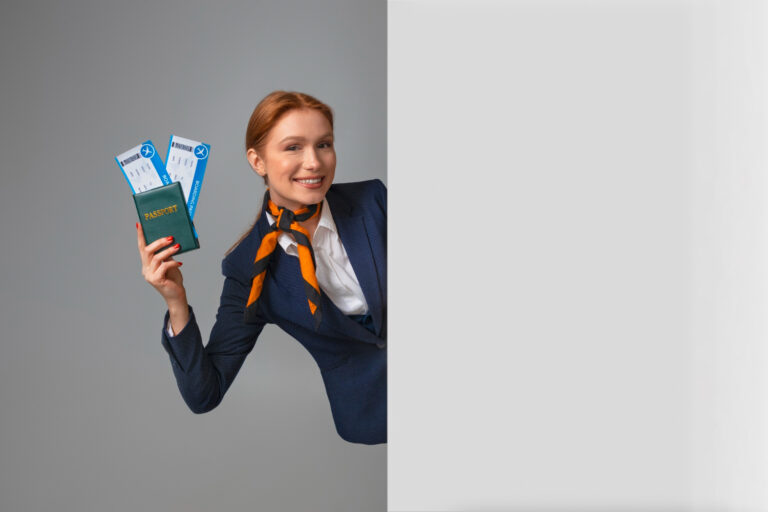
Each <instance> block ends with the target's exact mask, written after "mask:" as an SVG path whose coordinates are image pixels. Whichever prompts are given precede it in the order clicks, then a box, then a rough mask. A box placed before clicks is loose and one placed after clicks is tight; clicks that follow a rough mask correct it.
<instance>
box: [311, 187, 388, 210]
mask: <svg viewBox="0 0 768 512" xmlns="http://www.w3.org/2000/svg"><path fill="white" fill-rule="evenodd" d="M326 198H328V202H329V203H332V205H331V208H332V209H333V206H334V205H333V203H339V204H344V205H349V206H350V207H351V208H353V209H362V210H370V209H374V210H379V211H381V212H384V213H385V214H386V211H387V187H386V186H385V185H384V183H383V182H382V181H381V180H379V179H373V180H366V181H354V182H349V183H334V184H333V185H331V188H330V189H329V190H328V194H326Z"/></svg>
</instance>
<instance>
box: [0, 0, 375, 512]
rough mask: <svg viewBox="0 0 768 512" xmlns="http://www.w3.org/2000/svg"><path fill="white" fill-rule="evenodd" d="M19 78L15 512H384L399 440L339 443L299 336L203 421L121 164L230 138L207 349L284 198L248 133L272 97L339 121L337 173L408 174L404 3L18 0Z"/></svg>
mask: <svg viewBox="0 0 768 512" xmlns="http://www.w3.org/2000/svg"><path fill="white" fill-rule="evenodd" d="M0 69H1V70H2V71H1V72H0V74H1V78H0V155H1V157H2V160H1V162H2V163H1V164H0V165H2V168H1V170H0V180H2V181H0V185H1V186H0V218H2V223H0V240H1V241H2V242H0V261H1V262H2V265H1V266H0V351H1V352H0V510H2V511H6V510H8V511H27V510H35V511H40V510H57V511H69V510H77V511H82V510H116V511H118V510H125V511H136V510H184V511H189V510H212V509H214V508H217V509H221V510H243V509H249V510H250V509H256V510H264V511H270V510H285V511H303V510H311V511H324V510H328V511H335V512H338V511H344V510H349V511H361V510H365V511H376V510H384V509H385V508H386V476H387V475H386V446H375V447H368V446H362V445H352V444H348V443H346V442H344V441H342V440H341V439H340V438H339V437H338V436H337V434H336V432H335V429H334V427H333V422H332V418H331V413H330V409H329V406H328V402H327V398H326V396H325V391H324V388H323V385H322V381H321V377H320V373H319V371H318V369H317V367H316V366H315V364H314V362H313V361H312V359H311V358H310V356H309V354H308V353H306V352H305V351H304V349H303V348H302V347H301V346H300V345H299V344H298V343H297V342H296V341H295V340H293V339H292V338H289V337H288V336H287V335H285V334H283V333H282V332H281V331H279V330H278V329H277V328H274V327H273V326H268V327H267V328H266V329H265V330H264V332H263V334H262V335H261V337H260V339H259V341H258V342H257V344H256V347H255V349H254V351H253V352H252V353H251V355H250V357H249V358H248V359H247V360H246V362H245V365H244V366H243V368H242V370H241V372H240V374H239V375H238V377H237V379H236V381H235V384H234V385H233V386H232V388H231V389H230V390H229V392H228V394H227V396H226V397H225V399H224V401H223V403H222V404H221V405H220V406H219V407H218V408H217V409H215V410H214V411H212V412H211V413H208V414H205V415H200V416H197V415H193V414H192V413H191V412H190V411H189V410H188V409H187V407H186V405H185V404H184V403H183V401H182V399H181V396H180V395H179V392H178V390H177V388H176V382H175V380H174V378H173V374H172V372H171V367H170V363H169V361H168V356H167V355H166V353H165V351H164V350H163V349H162V347H161V345H160V329H161V319H162V315H163V313H164V311H165V308H164V303H163V301H162V299H161V298H160V296H159V295H158V294H157V293H156V292H155V291H154V290H153V289H152V288H151V287H150V286H149V285H148V284H147V283H146V282H144V280H143V278H142V277H141V274H140V263H139V256H138V253H137V249H136V234H135V228H134V222H135V220H136V212H135V209H134V206H133V201H132V199H131V193H130V188H129V187H128V185H127V183H126V182H125V180H124V178H123V176H122V174H121V172H120V170H119V169H118V167H117V165H116V164H115V162H114V159H113V157H114V156H115V155H116V154H118V153H120V152H123V151H125V150H126V149H128V148H130V147H132V146H134V145H136V144H138V143H140V142H142V141H144V140H146V139H152V140H153V142H154V143H155V145H156V146H157V147H158V148H160V151H161V154H162V156H163V157H164V156H165V148H166V146H167V141H168V137H169V136H170V134H171V133H176V134H179V135H182V136H185V137H190V138H193V139H195V138H196V139H198V140H203V141H205V142H208V143H210V144H211V146H212V150H211V157H210V162H209V165H208V170H207V175H206V181H205V184H204V186H203V189H202V193H201V198H200V202H199V208H198V211H197V215H196V218H195V224H196V227H197V230H198V233H199V235H200V238H201V245H202V248H201V249H200V250H199V251H195V252H192V253H189V254H185V255H182V256H181V257H179V259H180V260H182V261H184V267H183V269H182V271H183V274H184V278H185V285H186V287H187V291H188V296H189V301H190V303H191V304H192V305H193V306H194V307H195V311H196V314H197V318H198V321H199V324H200V326H201V330H202V331H203V334H204V336H205V337H206V339H207V334H208V332H210V328H211V326H212V325H213V320H214V318H215V312H216V308H217V306H218V300H219V294H220V290H221V284H222V282H223V277H222V276H221V274H220V261H221V259H222V257H223V254H224V252H225V251H226V249H227V248H229V246H230V245H231V244H232V243H233V242H234V241H235V240H236V239H237V238H238V236H239V235H240V234H241V233H242V232H243V231H244V230H245V229H247V228H248V226H249V225H250V223H251V222H252V220H253V218H254V216H255V214H256V213H257V207H258V205H259V203H260V200H261V194H262V193H263V187H262V184H261V181H260V179H258V177H257V176H256V175H255V174H254V173H253V172H252V171H251V170H250V168H249V167H248V166H247V163H246V161H245V158H244V150H243V137H244V132H245V125H246V122H247V120H248V117H249V115H250V113H251V111H252V109H253V107H254V106H255V105H256V103H257V102H258V101H259V100H260V99H261V98H262V97H263V96H264V95H266V94H267V93H268V92H270V91H272V90H274V89H290V90H300V91H304V92H308V93H310V94H313V95H315V96H317V97H318V98H320V99H321V100H323V101H325V102H327V103H328V104H330V105H331V107H332V108H334V110H335V113H336V116H337V124H336V137H337V152H338V167H337V171H336V180H337V181H356V180H361V179H369V178H381V179H385V178H386V176H385V173H386V3H385V2H384V1H383V0H369V1H360V0H354V1H353V0H333V1H324V2H310V1H304V0H300V1H296V0H289V1H281V2H255V1H254V2H244V1H242V2H237V1H224V2H217V3H216V4H213V3H208V2H176V1H163V2H161V3H151V2H122V3H121V2H116V1H111V2H97V1H72V2H55V1H52V0H50V1H45V0H43V1H39V0H36V1H27V2H4V3H3V14H2V17H1V18H0Z"/></svg>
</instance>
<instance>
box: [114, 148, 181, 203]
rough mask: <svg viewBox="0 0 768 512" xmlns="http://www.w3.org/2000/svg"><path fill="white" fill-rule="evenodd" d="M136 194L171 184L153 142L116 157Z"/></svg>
mask: <svg viewBox="0 0 768 512" xmlns="http://www.w3.org/2000/svg"><path fill="white" fill-rule="evenodd" d="M115 160H117V165H119V166H120V170H121V171H123V174H124V175H125V179H126V180H128V184H129V185H130V186H131V190H133V193H134V194H138V193H139V192H146V191H147V190H151V189H153V188H157V187H162V186H163V185H168V184H170V183H171V178H170V176H168V173H167V172H166V170H165V165H163V161H162V160H160V155H158V154H157V150H156V149H155V145H154V144H152V141H151V140H148V141H146V142H144V143H142V144H139V145H138V146H136V147H135V148H131V149H129V150H128V151H126V152H125V153H122V154H120V155H117V156H116V157H115Z"/></svg>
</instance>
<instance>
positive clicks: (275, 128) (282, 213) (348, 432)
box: [136, 91, 387, 444]
mask: <svg viewBox="0 0 768 512" xmlns="http://www.w3.org/2000/svg"><path fill="white" fill-rule="evenodd" d="M245 149H246V158H247V160H248V163H249V164H250V166H251V168H252V169H253V170H254V171H255V172H256V173H257V174H259V175H260V176H262V177H263V179H264V182H265V184H266V193H265V195H264V199H263V205H262V208H261V211H260V213H259V215H258V216H257V218H256V219H255V222H254V224H253V226H252V227H251V228H250V229H249V230H248V231H246V233H245V234H244V235H243V236H242V237H241V238H240V240H238V241H237V242H236V243H235V244H234V245H233V246H232V248H230V250H229V251H227V253H226V255H225V257H224V259H223V261H222V264H221V268H222V274H223V275H224V277H225V279H224V285H223V289H222V293H221V300H220V304H219V309H218V313H217V315H216V322H215V323H214V325H213V328H212V329H211V333H210V336H209V338H208V343H207V344H206V345H204V344H203V339H202V337H201V334H200V329H199V327H198V325H197V322H196V320H195V314H194V310H193V308H192V306H191V305H189V303H188V301H187V293H186V290H185V289H184V285H183V279H182V275H181V271H180V268H179V267H181V262H179V261H176V260H174V258H173V255H174V254H175V253H176V252H177V251H178V249H179V246H178V244H176V245H173V246H171V247H169V248H167V249H165V250H163V251H160V252H158V253H157V254H155V251H158V250H159V249H160V248H162V247H165V246H167V245H168V244H169V243H172V240H169V239H166V238H162V239H159V240H156V241H154V242H152V243H150V244H146V243H145V241H144V235H143V233H142V230H141V226H140V225H139V224H137V226H136V227H137V231H138V233H137V236H138V247H139V254H140V256H141V262H142V274H143V276H144V278H145V280H146V281H147V282H149V283H150V284H151V285H152V286H153V287H154V288H155V289H156V290H157V291H158V292H159V293H160V294H161V295H162V297H163V299H165V301H166V304H167V306H168V311H167V312H166V314H165V320H164V323H163V328H162V334H161V342H162V345H163V347H164V348H165V350H166V351H167V352H168V355H169V357H170V361H171V366H172V369H173V372H174V376H175V377H176V382H177V384H178V387H179V390H180V391H181V395H182V397H183V399H184V401H185V402H186V403H187V405H188V406H189V408H190V409H191V410H192V411H193V412H195V413H204V412H207V411H210V410H211V409H213V408H214V407H216V406H217V405H218V404H219V403H220V402H221V400H222V398H223V397H224V394H225V393H226V391H227V389H228V388H229V386H230V385H231V384H232V382H233V380H234V378H235V376H236V375H237V373H238V371H239V370H240V367H241V366H242V364H243V361H244V360H245V358H246V356H247V355H248V354H249V353H250V352H251V350H252V349H253V346H254V344H255V342H256V339H257V338H258V336H259V334H260V333H261V331H262V329H263V327H264V325H266V324H267V323H273V324H276V325H278V326H279V327H280V328H282V329H283V330H284V331H285V332H287V333H288V334H290V335H291V336H293V337H294V338H295V339H296V340H298V341H299V343H301V344H302V345H303V346H304V347H305V348H306V349H307V350H308V351H309V353H310V354H311V355H312V357H313V358H314V360H315V362H316V363H317V365H318V367H319V368H320V372H321V375H322V378H323V383H324V386H325V389H326V393H327V395H328V399H329V402H330V407H331V412H332V414H333V420H334V423H335V426H336V430H337V432H338V433H339V435H340V436H341V437H342V438H343V439H345V440H347V441H350V442H353V443H364V444H378V443H384V442H386V439H387V432H386V423H387V421H386V414H387V404H386V401H387V394H386V388H387V381H386V379H387V362H386V318H387V316H386V311H387V300H386V297H387V270H386V263H387V262H386V254H387V253H386V247H387V246H386V228H387V219H386V212H387V210H386V208H387V206H386V203H387V191H386V188H385V186H384V184H383V183H382V182H381V181H379V180H370V181H362V182H356V183H338V184H336V183H333V179H334V174H335V171H336V151H335V148H334V134H333V114H332V111H331V109H330V108H329V107H328V106H327V105H326V104H324V103H322V102H320V101H319V100H317V99H315V98H313V97H312V96H309V95H307V94H303V93H299V92H286V91H275V92H273V93H271V94H269V95H268V96H266V97H265V98H264V99H263V100H262V101H261V102H260V103H259V104H258V105H257V106H256V108H255V109H254V111H253V114H252V115H251V118H250V120H249V122H248V127H247V130H246V136H245ZM258 195H260V194H258ZM254 196H255V197H256V194H254Z"/></svg>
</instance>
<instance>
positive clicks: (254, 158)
mask: <svg viewBox="0 0 768 512" xmlns="http://www.w3.org/2000/svg"><path fill="white" fill-rule="evenodd" d="M245 157H246V158H247V159H248V163H249V164H250V165H251V169H253V170H254V171H256V173H257V174H258V175H259V176H262V177H264V176H266V175H267V171H266V169H265V168H264V160H263V159H262V158H261V157H260V156H259V154H258V153H256V150H255V149H253V148H250V149H249V150H248V151H246V153H245Z"/></svg>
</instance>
